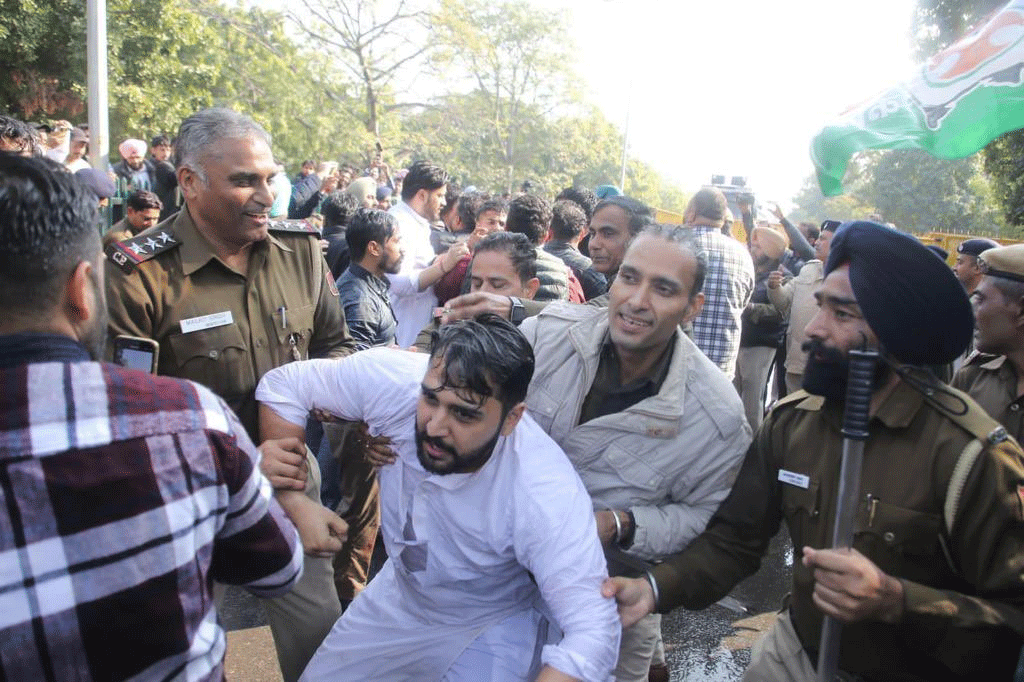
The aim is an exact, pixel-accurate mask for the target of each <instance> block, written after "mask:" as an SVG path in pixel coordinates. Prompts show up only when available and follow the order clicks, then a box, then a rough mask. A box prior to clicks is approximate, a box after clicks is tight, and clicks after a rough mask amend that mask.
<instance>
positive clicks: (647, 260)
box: [520, 225, 751, 682]
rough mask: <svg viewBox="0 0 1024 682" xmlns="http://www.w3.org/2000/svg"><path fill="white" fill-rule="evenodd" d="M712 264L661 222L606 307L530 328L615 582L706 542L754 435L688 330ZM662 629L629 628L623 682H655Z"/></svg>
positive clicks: (535, 392) (557, 308)
mask: <svg viewBox="0 0 1024 682" xmlns="http://www.w3.org/2000/svg"><path fill="white" fill-rule="evenodd" d="M705 267H706V261H705V260H704V256H703V253H701V252H700V250H699V249H698V248H697V246H696V244H695V242H694V241H693V239H692V237H690V236H689V235H688V231H687V230H685V229H683V228H679V227H675V226H668V225H654V226H651V227H648V228H647V229H645V230H644V231H643V232H641V233H640V234H639V235H638V236H637V237H636V238H635V239H634V240H633V242H632V244H631V245H630V247H629V249H628V250H627V251H626V254H625V257H624V259H623V261H622V265H621V266H620V268H619V270H618V276H617V277H616V278H615V280H614V282H613V283H612V287H611V288H610V289H609V292H608V293H609V302H608V308H607V309H605V308H597V307H593V306H573V305H567V304H561V303H553V304H551V305H549V306H548V307H547V308H545V309H544V311H543V312H542V313H541V314H540V315H539V316H537V317H534V318H528V319H526V320H524V321H523V323H522V324H521V325H520V330H521V331H522V332H523V333H524V334H525V335H526V338H527V339H528V340H529V341H530V343H531V344H532V345H533V348H534V353H535V355H536V363H537V364H536V369H535V371H534V378H533V381H532V382H531V384H530V389H529V392H528V394H527V398H526V404H527V409H528V410H529V411H530V414H531V415H532V416H533V418H534V419H535V420H536V421H537V423H538V424H540V425H541V427H542V428H543V429H544V430H545V431H547V433H548V434H549V435H550V436H551V437H552V438H553V439H554V440H555V442H557V443H558V444H559V445H560V446H561V447H562V449H563V450H565V452H566V454H567V455H568V456H569V459H570V460H571V461H572V462H573V465H574V466H575V467H576V470H577V471H578V472H579V474H580V477H581V478H582V479H583V483H584V485H585V486H586V488H587V492H589V493H590V495H591V497H592V498H593V501H594V508H595V514H594V515H595V517H596V520H597V530H598V535H599V537H600V538H601V541H602V544H603V545H604V547H605V550H606V555H607V556H608V558H609V571H610V572H611V573H613V574H615V573H616V572H620V573H624V572H625V566H628V565H632V566H634V567H641V566H642V565H643V564H642V560H654V559H658V558H660V557H662V556H664V555H666V554H669V553H671V552H674V551H678V550H679V549H681V548H682V547H685V546H686V544H687V543H689V542H690V540H692V539H693V538H694V537H696V536H697V534H699V533H700V532H701V531H702V530H703V529H704V526H705V524H706V523H707V521H708V519H709V518H710V517H711V514H712V513H713V512H714V511H715V509H716V508H717V507H718V505H719V503H720V502H721V501H722V500H723V499H725V497H726V495H727V494H728V492H729V489H730V487H731V485H732V481H733V476H734V474H735V469H736V467H737V466H738V465H739V462H740V460H741V458H742V456H743V454H744V452H745V451H746V448H747V446H748V444H749V443H750V440H751V435H750V428H749V427H748V426H747V423H746V420H745V419H744V413H743V405H742V403H741V402H740V400H739V397H738V396H737V395H736V391H735V390H734V389H733V388H732V384H731V383H730V382H729V380H728V379H727V378H726V376H725V374H723V373H722V371H721V370H720V369H718V367H716V366H715V365H714V364H713V363H712V362H711V361H710V360H708V358H707V357H706V356H705V355H704V354H703V353H701V352H700V350H699V349H698V348H697V347H696V346H695V345H694V343H693V342H692V341H691V340H690V339H689V338H687V337H686V335H684V334H682V333H680V332H679V326H680V324H685V323H687V322H689V321H690V320H692V319H693V317H694V316H696V315H697V314H698V313H699V312H700V309H701V306H702V304H703V301H704V296H703V294H702V293H701V287H702V285H703V279H704V269H705ZM617 568H618V569H620V570H619V571H616V569H617ZM659 629H660V619H659V618H658V616H656V615H650V616H647V617H645V618H644V619H643V620H641V621H640V622H639V623H637V624H636V625H634V626H633V627H631V628H629V629H628V630H626V631H625V632H623V638H622V648H621V649H620V652H619V663H618V668H617V669H616V673H615V674H616V679H617V680H618V681H619V682H646V680H647V672H648V667H649V665H650V661H651V657H652V654H653V652H654V647H655V642H656V640H657V638H658V633H659Z"/></svg>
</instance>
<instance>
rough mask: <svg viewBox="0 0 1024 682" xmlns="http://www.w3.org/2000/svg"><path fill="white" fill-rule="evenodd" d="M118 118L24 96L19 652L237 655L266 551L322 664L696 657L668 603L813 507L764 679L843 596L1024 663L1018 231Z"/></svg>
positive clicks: (5, 539)
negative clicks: (534, 181) (937, 229)
mask: <svg viewBox="0 0 1024 682" xmlns="http://www.w3.org/2000/svg"><path fill="white" fill-rule="evenodd" d="M88 143H89V134H88V130H87V129H86V128H84V127H82V126H79V127H73V126H71V124H70V123H68V122H66V121H60V122H57V123H56V124H54V125H53V126H50V129H49V130H42V131H41V130H38V129H35V128H33V127H31V126H29V125H27V124H25V123H23V122H21V121H17V120H15V119H12V118H10V117H6V116H0V264H2V266H0V306H2V307H3V309H4V311H5V314H4V315H3V316H2V317H0V349H2V350H0V373H2V374H3V380H4V385H5V387H6V390H5V391H4V395H3V398H2V401H3V407H2V409H0V419H2V420H3V426H2V428H0V499H2V500H3V501H4V505H3V510H2V511H0V673H2V677H3V679H12V680H30V679H31V680H34V679H53V680H64V679H76V680H77V679H97V680H114V679H118V680H120V679H140V680H148V679H181V680H207V679H223V677H224V654H225V649H226V638H225V634H224V631H223V628H222V627H221V625H220V623H219V620H218V605H219V604H221V603H222V600H223V593H224V588H225V586H227V585H236V586H242V587H244V588H245V589H247V590H249V591H250V592H252V593H253V594H254V595H256V596H257V597H259V598H260V601H261V602H262V604H263V607H264V609H265V612H266V616H267V621H268V623H269V625H270V628H271V632H272V635H273V640H274V646H275V649H276V655H277V656H276V657H277V660H278V662H279V664H280V669H281V673H282V675H283V677H284V679H285V680H286V681H287V682H292V681H294V680H300V679H301V680H309V681H313V680H358V681H363V680H387V681H392V680H410V681H417V682H419V681H430V680H438V681H440V680H445V681H461V680H465V681H469V680H474V681H475V680H494V681H504V680H541V681H545V680H573V679H575V680H600V681H607V680H616V681H620V682H626V681H628V682H641V681H646V680H667V679H669V674H668V669H667V667H666V664H665V655H664V647H663V644H662V641H661V620H660V618H661V616H660V614H663V613H666V612H668V611H670V610H672V609H674V608H678V607H680V606H682V607H685V608H689V609H703V608H706V607H707V606H709V605H711V604H713V603H714V602H715V601H716V600H718V599H720V598H721V597H723V596H724V595H726V594H728V593H729V591H730V590H731V589H732V588H733V587H734V586H735V585H736V584H737V583H739V582H740V581H741V580H743V579H744V578H745V577H747V576H749V575H751V574H752V573H754V572H755V571H757V569H758V567H759V565H760V560H761V557H762V556H763V554H764V553H765V551H766V549H767V546H768V542H769V540H771V538H772V537H774V536H775V535H776V533H777V532H778V530H779V528H780V526H781V524H782V522H783V521H785V523H786V525H787V528H788V531H789V535H790V537H791V538H792V541H793V546H794V553H795V556H796V560H795V565H794V567H793V584H792V592H791V594H790V595H789V596H788V597H787V599H786V602H785V604H783V605H782V609H781V611H780V612H779V615H778V617H777V618H776V620H775V622H774V624H773V625H772V627H771V629H770V630H769V632H768V633H767V635H766V636H765V637H764V639H763V640H762V641H761V642H760V643H759V644H758V645H757V646H756V647H755V648H754V650H753V652H752V660H751V664H750V667H749V669H748V670H747V672H746V674H745V677H744V679H745V680H797V681H804V680H812V679H817V673H816V669H817V667H818V666H819V665H822V664H824V661H823V660H822V658H823V657H824V656H825V655H827V654H826V653H824V652H822V651H820V650H819V642H820V637H821V631H822V628H823V625H822V624H823V619H824V618H825V617H828V618H832V619H835V620H836V621H838V622H841V623H842V624H843V627H842V630H841V640H840V644H841V646H840V649H839V657H838V660H837V662H836V663H837V665H838V668H839V669H840V670H841V671H843V675H846V676H847V677H846V678H844V679H855V680H921V681H925V680H968V679H970V680H978V679H984V680H999V679H1004V680H1011V679H1015V678H1014V675H1015V672H1016V671H1017V666H1018V660H1019V659H1020V654H1021V645H1022V642H1024V584H1022V581H1024V453H1022V451H1021V448H1020V445H1019V439H1020V437H1021V436H1022V431H1021V424H1022V421H1021V419H1022V418H1021V416H1020V412H1021V410H1020V406H1021V404H1024V379H1022V378H1024V245H1013V246H1000V245H999V244H997V243H995V242H993V241H991V240H984V239H969V240H965V241H964V242H963V243H962V244H960V245H959V247H958V249H957V258H956V266H955V267H954V268H952V269H951V268H950V267H948V266H947V265H946V263H944V262H943V261H942V260H941V259H940V258H937V257H936V255H935V254H934V253H933V252H932V251H930V250H928V249H927V248H925V247H924V246H923V245H922V244H921V243H920V242H919V241H918V240H917V239H916V238H914V237H913V236H912V235H909V234H907V233H905V232H902V231H900V230H899V229H896V228H895V227H893V226H891V225H885V224H882V223H881V222H880V220H858V219H857V218H858V217H857V216H822V218H824V219H825V220H824V222H822V223H821V224H820V226H818V225H815V224H809V223H801V224H800V225H794V224H792V223H791V222H790V221H789V220H787V219H786V217H785V216H784V215H783V214H782V212H781V211H780V210H779V209H778V207H775V209H774V210H773V211H772V218H771V219H768V220H761V219H759V218H758V215H757V210H756V207H755V206H754V204H753V202H752V201H751V200H748V199H745V198H740V200H739V201H738V203H737V205H736V206H737V209H738V211H737V214H736V215H734V213H733V211H732V210H731V209H730V205H729V202H728V201H727V199H726V197H725V195H724V194H723V193H722V192H721V191H720V190H718V189H716V188H714V187H705V188H702V189H699V190H698V191H697V192H696V193H695V194H694V195H693V196H692V199H691V200H690V202H689V205H688V206H687V208H686V211H685V213H684V215H683V217H682V224H680V225H669V224H664V223H658V222H656V221H655V219H654V210H653V209H652V207H649V206H646V205H645V204H643V203H642V202H641V201H638V200H637V199H635V198H632V197H628V196H624V195H623V194H622V192H621V191H619V190H618V189H617V188H615V187H612V186H609V185H604V186H601V187H599V188H595V189H593V190H592V189H588V188H581V187H570V188H566V189H564V190H562V191H561V192H560V193H559V194H558V195H557V196H554V197H550V198H549V197H544V196H540V195H539V194H537V193H534V192H533V191H531V189H532V188H529V187H524V188H523V189H522V190H521V191H519V192H516V193H505V192H488V191H486V190H481V189H478V188H475V187H459V186H458V185H457V183H456V182H455V181H454V180H453V179H452V178H451V177H450V176H449V175H448V173H447V172H446V171H445V170H444V169H443V168H442V167H441V166H439V165H437V164H435V163H431V162H429V161H416V162H414V163H411V164H410V165H409V166H408V167H407V168H403V169H399V170H394V169H392V168H391V167H390V166H389V165H388V164H387V163H385V161H384V159H383V155H382V154H380V153H378V154H376V155H374V156H373V157H372V159H370V160H369V162H368V164H367V165H366V167H365V168H361V169H359V168H355V167H352V166H348V165H343V164H339V163H337V162H335V161H313V160H309V161H305V162H304V163H303V164H302V166H301V171H300V172H299V174H298V175H296V176H295V177H293V178H289V177H287V175H286V173H285V170H284V167H283V166H282V165H281V164H279V163H278V160H277V159H275V157H274V154H273V151H272V141H271V136H270V134H268V132H267V131H265V130H264V129H263V128H262V127H261V126H260V125H259V124H257V123H256V122H255V121H253V120H252V119H251V118H249V117H248V116H246V115H243V114H239V113H236V112H233V111H230V110H226V109H204V110H202V111H199V112H197V113H195V114H194V115H192V116H190V117H188V118H187V119H185V120H184V121H183V122H182V123H181V126H180V128H179V130H178V131H177V132H176V135H175V137H174V139H173V140H172V139H169V138H168V137H165V136H162V135H161V136H156V137H154V138H152V139H151V142H150V144H148V145H147V144H146V143H145V141H143V140H141V139H128V140H124V141H123V142H122V143H121V144H120V145H119V148H118V151H119V153H120V156H121V160H120V161H119V162H118V163H117V164H115V165H114V166H113V168H112V169H111V171H110V172H109V173H108V172H107V171H105V170H101V169H95V168H92V167H91V166H90V165H89V163H88V161H87V160H86V155H87V148H88ZM118 186H120V187H121V188H122V189H124V190H125V191H124V193H123V194H124V195H123V202H120V201H119V202H118V203H117V206H116V208H117V209H118V210H121V209H122V208H123V212H122V214H121V215H118V216H116V221H114V224H113V225H112V226H111V227H110V228H109V229H106V230H103V233H102V234H101V231H100V230H98V229H97V224H98V223H97V211H98V210H99V209H101V208H103V207H104V206H105V205H106V204H107V202H109V200H110V199H111V198H112V197H115V196H120V195H117V194H116V193H117V187H118ZM107 210H109V209H107ZM736 223H740V224H742V226H743V229H742V230H734V224H736ZM734 231H735V233H736V234H740V233H742V235H743V236H745V239H744V238H743V237H742V236H741V237H740V238H737V237H735V236H734ZM139 349H143V351H142V352H143V353H144V352H145V349H148V350H149V352H150V354H151V355H148V356H146V357H148V358H149V361H150V362H151V364H152V369H153V371H152V372H147V371H142V370H140V369H131V368H128V367H125V366H122V365H124V364H125V363H126V361H127V360H128V359H130V358H131V357H133V356H132V353H138V352H140V350H139ZM851 351H862V352H863V353H862V355H863V356H866V357H870V358H871V359H872V360H871V361H872V362H873V363H874V364H873V365H870V366H869V367H868V370H867V371H862V372H861V373H859V374H856V373H855V374H854V375H853V376H854V378H855V381H856V382H857V383H856V385H857V386H861V387H862V390H863V391H864V396H865V398H864V404H863V406H862V407H863V410H862V411H863V415H862V416H863V417H864V418H865V419H866V420H867V427H866V431H867V433H866V440H864V441H863V442H864V446H863V447H864V449H863V465H862V469H861V471H859V472H857V473H856V475H855V477H854V484H855V485H857V486H859V491H858V488H854V489H853V493H854V495H853V497H852V498H851V499H852V500H853V508H854V512H853V523H854V536H853V537H854V539H853V543H852V548H851V547H835V548H834V547H833V546H832V535H831V533H832V530H833V523H834V520H835V517H836V515H837V513H838V512H837V507H838V506H839V498H840V497H841V496H842V495H849V494H850V492H849V490H850V489H849V486H850V485H851V484H850V482H849V481H843V482H842V483H841V482H840V476H839V470H840V462H841V460H842V457H843V452H844V446H845V445H847V444H848V443H849V440H850V438H851V437H853V435H854V434H853V430H852V429H851V428H850V427H849V422H844V419H847V420H848V419H849V418H850V417H849V414H850V412H851V411H856V410H849V409H847V408H848V407H850V405H847V402H848V398H847V393H846V391H847V387H848V385H849V383H850V382H849V380H848V377H849V376H851V373H850V352H851ZM868 351H874V353H870V352H868ZM858 357H859V356H858ZM111 360H113V361H115V362H108V361H111ZM144 369H149V367H148V366H146V367H145V368H144ZM949 377H952V378H951V380H950V381H943V378H947V379H948V378H949ZM1019 377H1020V378H1019ZM858 405H859V404H858ZM769 406H770V407H771V409H770V410H768V409H767V407H769ZM378 539H379V540H380V541H381V542H382V543H383V547H384V550H385V551H386V554H387V556H388V560H387V562H386V563H385V564H384V566H383V568H381V569H380V570H379V572H377V573H376V575H373V574H372V573H371V557H372V555H373V553H374V547H375V544H376V542H377V541H378ZM1017 674H1018V675H1021V673H1019V672H1018V673H1017ZM1017 679H1024V676H1021V677H1018V678H1017Z"/></svg>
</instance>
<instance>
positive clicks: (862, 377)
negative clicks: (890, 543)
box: [818, 350, 878, 682]
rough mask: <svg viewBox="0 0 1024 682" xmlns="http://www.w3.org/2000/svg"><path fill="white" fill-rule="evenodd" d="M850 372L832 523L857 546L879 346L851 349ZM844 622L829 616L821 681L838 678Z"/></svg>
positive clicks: (843, 541) (840, 541)
mask: <svg viewBox="0 0 1024 682" xmlns="http://www.w3.org/2000/svg"><path fill="white" fill-rule="evenodd" d="M849 357H850V376H849V379H848V381H847V384H846V409H845V412H844V413H843V461H842V463H841V464H840V466H839V489H838V490H837V491H836V492H837V500H838V504H837V506H836V518H835V523H834V525H833V527H832V543H831V547H832V548H833V549H839V548H843V547H852V546H853V524H854V519H855V517H856V515H857V504H858V502H859V498H860V471H861V465H862V463H863V460H864V441H865V440H867V438H868V419H869V417H870V409H871V392H872V382H873V380H874V376H875V366H876V365H877V363H878V351H876V350H851V351H850V352H849ZM841 634H842V624H841V623H840V622H839V621H838V620H836V619H835V618H832V617H831V616H825V620H824V623H823V624H822V630H821V646H820V648H819V650H818V652H819V653H818V682H835V679H836V675H837V674H838V672H839V638H840V635H841Z"/></svg>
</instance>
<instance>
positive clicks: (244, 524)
mask: <svg viewBox="0 0 1024 682" xmlns="http://www.w3.org/2000/svg"><path fill="white" fill-rule="evenodd" d="M95 212H96V208H95V200H94V198H93V197H92V196H91V193H89V190H88V189H87V188H85V187H84V186H83V185H82V184H81V183H80V182H79V181H78V180H77V179H76V178H75V177H74V176H72V175H70V174H68V173H66V172H65V171H64V169H63V168H61V167H60V166H58V165H57V164H55V163H53V162H52V161H49V160H44V159H24V158H20V157H18V156H15V155H13V154H10V153H7V152H0V307H2V309H3V311H4V314H3V315H2V316H0V377H2V381H3V386H4V390H3V394H2V396H0V424H2V426H0V499H2V500H3V504H2V505H0V546H2V547H3V550H2V551H0V594H2V595H3V598H2V601H3V607H2V608H0V678H2V679H4V680H43V679H77V680H82V679H92V680H125V679H170V678H175V679H180V678H185V679H188V680H196V681H199V680H209V681H211V682H212V681H213V680H223V679H224V646H225V635H224V630H223V628H222V627H221V625H220V623H219V619H218V617H217V608H216V606H215V604H214V599H213V594H212V589H211V587H212V583H213V581H214V580H218V581H223V582H227V583H231V584H235V585H242V586H245V587H246V588H247V589H248V590H250V591H251V592H253V593H254V594H258V595H261V596H271V595H275V594H281V593H282V592H285V591H287V590H288V589H289V588H291V586H292V585H293V584H294V583H295V581H296V580H298V578H299V574H300V573H301V572H302V551H301V547H300V546H299V544H298V537H297V536H296V534H295V529H294V528H293V527H292V524H291V523H290V522H289V521H288V520H287V519H286V518H285V516H284V514H283V513H282V511H281V509H280V508H279V507H278V505H277V504H276V503H275V502H274V500H273V499H272V496H271V491H270V486H269V484H268V483H267V481H266V479H265V478H264V477H263V476H262V475H261V474H260V472H259V469H258V462H259V453H258V452H257V450H256V448H255V447H254V446H253V444H252V442H251V441H250V440H249V438H248V437H247V436H246V433H245V430H244V429H243V428H242V426H241V424H239V422H238V419H237V418H236V417H235V415H234V414H232V412H231V410H230V409H228V407H227V405H225V403H224V401H223V400H220V399H219V398H217V397H216V396H215V395H214V394H213V393H212V392H210V391H209V390H208V389H206V388H204V387H202V386H199V385H198V384H196V383H193V382H190V381H183V380H180V379H172V378H168V377H154V376H152V375H150V374H148V373H143V372H139V371H136V370H131V369H126V368H122V367H118V366H116V365H112V364H108V363H103V362H99V360H100V359H101V358H102V356H103V346H104V340H105V338H106V333H107V323H106V301H105V297H104V293H103V270H102V262H103V255H102V252H101V250H100V239H99V233H98V232H97V231H96V229H95V215H94V214H95Z"/></svg>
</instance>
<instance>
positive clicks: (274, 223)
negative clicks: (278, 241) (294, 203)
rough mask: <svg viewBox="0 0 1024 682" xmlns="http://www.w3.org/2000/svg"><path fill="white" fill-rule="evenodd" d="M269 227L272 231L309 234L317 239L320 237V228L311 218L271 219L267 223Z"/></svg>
mask: <svg viewBox="0 0 1024 682" xmlns="http://www.w3.org/2000/svg"><path fill="white" fill-rule="evenodd" d="M267 229H268V230H270V231H271V232H286V233H290V234H309V235H313V236H314V237H316V238H317V239H319V238H320V228H319V227H317V226H316V225H315V224H314V223H313V221H311V220H271V221H270V222H269V223H268V224H267Z"/></svg>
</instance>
